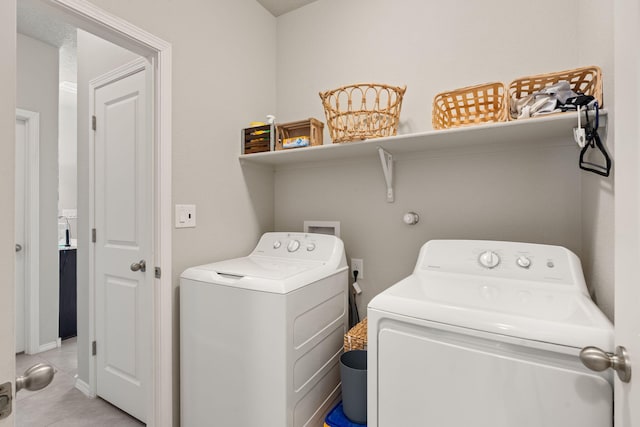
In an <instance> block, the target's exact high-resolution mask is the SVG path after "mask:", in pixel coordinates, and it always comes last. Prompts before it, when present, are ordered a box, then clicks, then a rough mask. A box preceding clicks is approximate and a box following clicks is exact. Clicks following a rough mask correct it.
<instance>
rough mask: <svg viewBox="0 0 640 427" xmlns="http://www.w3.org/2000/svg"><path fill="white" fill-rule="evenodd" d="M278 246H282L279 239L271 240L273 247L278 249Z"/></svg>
mask: <svg viewBox="0 0 640 427" xmlns="http://www.w3.org/2000/svg"><path fill="white" fill-rule="evenodd" d="M280 246H282V243H280V240H276V241H275V242H273V249H278V248H279V247H280Z"/></svg>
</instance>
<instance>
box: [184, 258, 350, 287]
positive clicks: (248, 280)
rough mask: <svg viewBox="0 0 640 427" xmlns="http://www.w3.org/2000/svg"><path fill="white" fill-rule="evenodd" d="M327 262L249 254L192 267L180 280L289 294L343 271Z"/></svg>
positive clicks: (343, 268) (341, 268) (342, 268)
mask: <svg viewBox="0 0 640 427" xmlns="http://www.w3.org/2000/svg"><path fill="white" fill-rule="evenodd" d="M346 268H347V267H346V266H345V267H340V268H336V266H335V265H330V264H329V263H327V262H321V261H300V260H295V259H283V258H279V257H268V256H259V255H250V256H247V257H242V258H234V259H229V260H226V261H220V262H214V263H212V264H206V265H200V266H197V267H191V268H189V269H187V270H185V271H184V272H183V273H182V275H181V278H182V279H190V280H195V281H198V282H206V283H211V284H216V285H224V286H233V287H236V288H243V289H250V290H255V291H263V292H272V293H282V294H284V293H288V292H291V291H293V290H296V289H298V288H301V287H303V286H306V285H308V284H310V283H313V282H315V281H317V280H321V279H323V278H325V277H328V276H330V275H332V274H335V273H338V272H341V271H344V270H346Z"/></svg>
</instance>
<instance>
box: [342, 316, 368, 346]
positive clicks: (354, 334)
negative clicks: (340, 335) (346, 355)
mask: <svg viewBox="0 0 640 427" xmlns="http://www.w3.org/2000/svg"><path fill="white" fill-rule="evenodd" d="M366 349H367V319H364V320H363V321H361V322H360V323H358V324H356V325H355V326H354V327H353V328H351V329H349V332H347V333H346V334H344V351H350V350H366Z"/></svg>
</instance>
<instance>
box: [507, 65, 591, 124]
mask: <svg viewBox="0 0 640 427" xmlns="http://www.w3.org/2000/svg"><path fill="white" fill-rule="evenodd" d="M562 80H566V81H568V82H569V84H570V85H571V90H573V91H574V92H579V93H583V94H585V95H591V96H593V97H594V98H595V99H597V100H598V105H599V106H600V107H602V106H603V100H602V71H601V70H600V67H596V66H595V65H593V66H590V67H582V68H576V69H573V70H567V71H559V72H557V73H548V74H539V75H537V76H528V77H521V78H519V79H516V80H514V81H512V82H511V84H510V85H509V99H513V98H514V97H515V98H516V99H520V98H523V97H525V96H527V95H530V94H532V93H534V92H538V91H540V90H541V89H544V88H545V87H547V86H551V85H553V84H555V83H558V82H559V81H562ZM510 118H511V119H512V120H515V119H516V117H515V116H513V114H510Z"/></svg>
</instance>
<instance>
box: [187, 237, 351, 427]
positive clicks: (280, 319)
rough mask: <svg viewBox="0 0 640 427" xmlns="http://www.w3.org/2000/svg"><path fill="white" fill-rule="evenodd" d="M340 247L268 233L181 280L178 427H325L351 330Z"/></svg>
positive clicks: (331, 240)
mask: <svg viewBox="0 0 640 427" xmlns="http://www.w3.org/2000/svg"><path fill="white" fill-rule="evenodd" d="M347 270H348V269H347V263H346V258H345V254H344V246H343V243H342V241H341V240H340V239H339V238H337V237H335V236H329V235H321V234H305V233H266V234H264V235H263V236H262V238H261V239H260V241H259V242H258V245H257V246H256V248H255V249H254V250H253V252H252V253H251V254H250V255H249V256H246V257H243V258H236V259H231V260H227V261H222V262H216V263H213V264H208V265H202V266H199V267H193V268H189V269H187V270H186V271H185V272H184V273H182V276H181V278H180V406H181V410H180V412H181V425H182V426H183V427H201V426H214V427H216V426H220V427H249V426H273V427H299V426H316V425H322V419H323V416H324V414H326V412H327V411H328V410H329V409H330V407H331V405H332V404H334V403H335V402H337V400H338V399H339V397H340V367H339V357H340V354H341V353H342V345H343V336H344V334H345V333H346V331H347V329H348V309H347V304H348V303H347V298H348V297H347V289H348V276H347V274H348V272H347Z"/></svg>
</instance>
